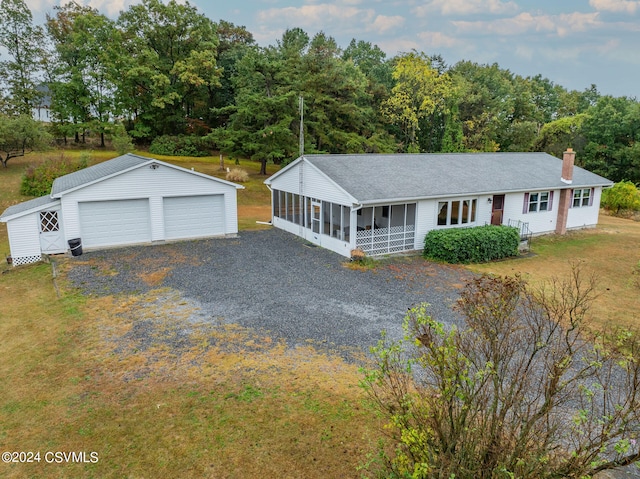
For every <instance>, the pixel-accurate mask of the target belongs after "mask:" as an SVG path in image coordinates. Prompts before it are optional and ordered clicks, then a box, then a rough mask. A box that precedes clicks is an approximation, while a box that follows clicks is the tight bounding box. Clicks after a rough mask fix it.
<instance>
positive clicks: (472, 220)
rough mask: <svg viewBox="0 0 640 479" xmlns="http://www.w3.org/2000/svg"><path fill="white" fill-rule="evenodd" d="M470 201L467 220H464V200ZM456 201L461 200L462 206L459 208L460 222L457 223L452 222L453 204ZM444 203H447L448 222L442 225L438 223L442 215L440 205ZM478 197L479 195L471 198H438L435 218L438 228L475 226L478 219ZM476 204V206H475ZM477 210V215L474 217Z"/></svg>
mask: <svg viewBox="0 0 640 479" xmlns="http://www.w3.org/2000/svg"><path fill="white" fill-rule="evenodd" d="M465 201H468V202H469V211H468V213H467V221H466V222H463V218H462V211H463V210H464V208H463V205H464V202H465ZM454 202H459V203H460V207H459V209H458V222H457V223H453V224H452V223H451V204H452V203H454ZM442 203H447V223H446V224H444V225H441V224H439V223H438V218H439V216H440V205H441V204H442ZM478 204H479V202H478V198H477V197H471V198H452V199H450V200H438V201H437V202H436V219H435V227H436V228H467V227H469V226H475V224H476V222H477V221H478ZM474 206H475V208H474ZM474 212H475V217H473V215H474Z"/></svg>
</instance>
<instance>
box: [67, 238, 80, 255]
mask: <svg viewBox="0 0 640 479" xmlns="http://www.w3.org/2000/svg"><path fill="white" fill-rule="evenodd" d="M69 248H71V254H72V255H73V256H80V255H81V254H82V241H81V240H80V238H73V239H70V240H69Z"/></svg>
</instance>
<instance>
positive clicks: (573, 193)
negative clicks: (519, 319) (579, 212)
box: [569, 190, 576, 208]
mask: <svg viewBox="0 0 640 479" xmlns="http://www.w3.org/2000/svg"><path fill="white" fill-rule="evenodd" d="M575 194H576V190H569V198H570V200H569V208H573V195H575Z"/></svg>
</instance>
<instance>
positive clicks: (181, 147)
mask: <svg viewBox="0 0 640 479" xmlns="http://www.w3.org/2000/svg"><path fill="white" fill-rule="evenodd" d="M208 146H209V145H208V144H207V142H206V141H205V140H204V139H203V138H201V137H199V136H193V135H191V136H187V135H178V136H171V135H162V136H159V137H157V138H156V139H154V140H153V141H152V142H151V146H149V151H150V152H151V153H154V154H156V155H166V156H208V155H209V154H210V152H209V148H208Z"/></svg>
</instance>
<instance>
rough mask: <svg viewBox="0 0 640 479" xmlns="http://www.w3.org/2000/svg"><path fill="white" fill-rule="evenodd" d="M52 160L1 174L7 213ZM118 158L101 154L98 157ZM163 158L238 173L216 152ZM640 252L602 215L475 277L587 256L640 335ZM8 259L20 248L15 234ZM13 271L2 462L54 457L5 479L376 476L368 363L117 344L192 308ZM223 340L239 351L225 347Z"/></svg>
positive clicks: (253, 342)
mask: <svg viewBox="0 0 640 479" xmlns="http://www.w3.org/2000/svg"><path fill="white" fill-rule="evenodd" d="M58 154H59V153H51V154H50V155H58ZM65 154H67V155H69V156H72V157H73V156H79V154H80V152H78V151H71V152H67V153H65ZM141 154H143V155H145V156H153V155H149V154H147V153H141ZM43 156H47V155H31V156H29V157H27V158H18V159H13V160H11V161H10V162H9V168H8V169H6V170H0V177H1V180H2V187H1V188H0V210H4V208H6V207H7V206H9V205H10V204H13V203H17V202H19V201H24V200H26V199H28V198H24V197H20V196H19V195H18V193H17V192H18V188H19V183H20V176H21V174H22V171H23V170H24V168H25V167H26V165H28V164H29V163H30V162H37V161H41V159H42V157H43ZM115 156H116V154H115V153H114V152H102V151H101V152H93V153H92V160H93V161H94V162H95V161H101V160H106V159H108V158H112V157H115ZM158 158H159V159H162V160H164V161H168V162H172V163H175V164H178V165H180V166H184V167H186V168H194V169H195V170H196V171H200V172H203V173H207V174H211V175H214V176H219V177H224V175H225V172H224V171H220V169H219V159H218V158H215V157H209V158H203V159H193V158H189V159H185V158H170V157H158ZM225 166H229V167H234V166H235V165H228V164H227V165H225ZM240 167H242V168H244V169H245V170H247V171H248V172H249V174H250V181H249V182H247V183H245V184H244V186H245V189H244V190H241V191H239V193H238V205H239V216H240V228H241V229H249V228H256V227H261V226H260V225H256V223H255V222H256V220H259V221H267V220H268V219H269V216H270V215H269V191H268V189H267V188H266V187H265V186H264V185H263V184H262V181H263V180H264V177H261V176H259V175H258V174H257V173H258V171H259V169H258V168H259V165H258V164H256V163H252V162H248V161H242V162H241V164H240ZM273 171H274V167H273V166H270V170H269V173H273ZM639 245H640V223H638V222H633V221H631V220H622V219H617V218H613V217H608V216H602V217H601V223H600V225H599V226H598V228H597V229H594V230H591V231H586V232H576V233H572V234H570V235H568V236H567V237H564V238H556V237H547V238H536V239H534V242H533V250H534V253H535V255H534V256H531V257H527V258H522V259H517V260H509V261H503V262H496V263H491V264H488V265H477V266H472V267H471V269H473V270H474V271H478V272H492V273H497V274H514V273H517V272H518V273H521V274H522V275H523V276H524V277H525V278H527V279H529V280H530V281H532V282H539V281H543V280H544V279H546V278H549V277H550V276H552V275H563V274H565V273H566V272H567V271H568V270H569V261H570V260H580V261H584V262H585V264H586V268H587V269H588V270H590V271H594V272H595V273H596V274H597V276H598V280H599V285H600V289H601V292H602V295H601V296H600V298H599V299H598V302H597V304H596V308H595V309H594V313H596V314H595V321H599V322H601V323H603V324H610V323H613V322H615V323H620V324H627V325H629V324H632V325H638V321H640V318H639V317H638V313H637V311H638V310H639V308H640V290H638V288H637V287H636V286H635V285H634V283H633V278H634V277H633V276H632V270H633V266H634V265H635V264H637V263H638V261H640V249H639V248H638V246H639ZM0 251H1V252H2V253H5V254H8V253H9V246H8V241H7V235H6V227H5V226H4V224H2V225H0ZM0 273H1V274H0V298H2V301H0V337H1V338H2V341H1V342H0V357H2V361H1V362H0V418H1V420H0V452H6V451H25V452H27V451H32V452H40V454H41V456H40V462H34V463H30V464H3V463H0V477H2V478H31V477H47V478H63V477H65V478H66V477H73V478H122V477H129V478H176V477H181V478H190V477H193V478H205V477H207V478H244V477H247V478H249V477H251V478H252V477H278V478H288V477H290V478H298V477H306V478H347V477H354V478H355V477H361V472H360V471H358V470H357V466H358V465H360V464H363V463H365V462H366V461H367V460H368V454H369V453H371V452H372V451H373V450H374V448H375V443H376V442H377V438H378V437H380V424H379V421H378V419H377V418H376V417H375V416H374V415H372V413H371V412H370V410H368V409H367V407H365V406H364V405H363V396H362V392H361V391H360V389H359V387H358V386H357V384H358V381H359V379H360V377H361V376H360V373H359V372H358V370H357V367H356V366H354V365H352V364H347V363H345V362H343V361H342V360H341V359H339V358H337V357H331V356H327V355H324V354H321V353H319V352H318V351H316V350H314V349H313V348H312V347H298V348H296V349H293V350H291V349H287V348H285V347H284V345H282V344H280V343H278V341H277V340H275V339H274V338H270V337H258V336H256V335H255V333H253V332H251V331H248V330H244V329H242V328H239V327H233V326H229V327H225V328H224V329H220V330H219V331H218V332H216V333H215V334H216V337H212V336H211V335H210V334H212V333H208V334H209V335H205V334H202V333H199V332H198V331H197V330H192V329H188V328H187V329H184V330H181V333H183V334H187V335H188V338H187V339H188V340H189V341H188V344H189V347H185V348H182V349H180V351H179V352H176V351H175V349H174V348H168V347H167V346H166V344H165V343H164V342H163V338H150V345H149V346H148V347H145V348H140V347H138V346H136V345H131V346H130V347H118V348H116V344H117V345H120V346H122V344H125V345H126V343H122V341H123V338H126V337H127V333H128V332H129V331H131V328H133V327H134V325H135V324H136V322H137V321H139V320H150V319H151V318H156V319H155V320H160V321H166V325H165V326H166V328H165V331H166V335H167V337H170V336H171V335H172V334H175V330H174V329H175V327H176V324H178V325H179V324H182V323H181V321H184V320H185V319H184V318H183V317H182V315H183V313H184V310H183V308H181V306H183V305H184V304H186V303H183V301H182V300H181V299H180V298H179V297H176V298H175V300H173V301H168V302H166V304H168V306H167V308H168V309H165V310H160V311H158V310H156V309H154V308H155V306H154V304H155V298H157V297H158V296H159V295H164V294H173V292H170V291H161V290H158V291H154V292H152V293H150V294H147V295H142V296H128V297H121V296H118V297H106V298H84V297H81V296H79V295H77V294H76V293H75V292H74V291H72V290H70V289H69V288H68V287H67V285H66V284H65V281H64V267H63V268H62V271H61V275H60V276H59V277H58V279H57V280H56V283H55V285H54V282H53V280H52V274H51V273H52V266H51V265H49V264H37V265H31V266H26V267H20V268H9V267H8V266H7V265H6V263H4V262H3V264H0ZM56 286H57V289H56ZM58 290H59V291H60V294H58ZM158 318H159V319H158ZM172 328H174V329H172ZM185 330H186V331H187V333H184V331H185ZM221 343H222V344H225V345H227V347H225V348H220V347H217V346H212V345H213V344H221ZM116 349H117V350H116ZM47 452H49V453H52V452H66V453H70V452H85V453H86V460H87V461H89V462H88V463H80V464H77V463H76V464H73V463H72V464H64V463H63V464H60V463H48V462H46V459H47V458H48V459H51V458H52V457H55V456H51V455H49V456H45V453H47ZM91 452H95V453H97V462H95V461H94V462H93V463H92V462H91V461H92V460H93V459H95V457H96V456H90V453H91Z"/></svg>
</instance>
